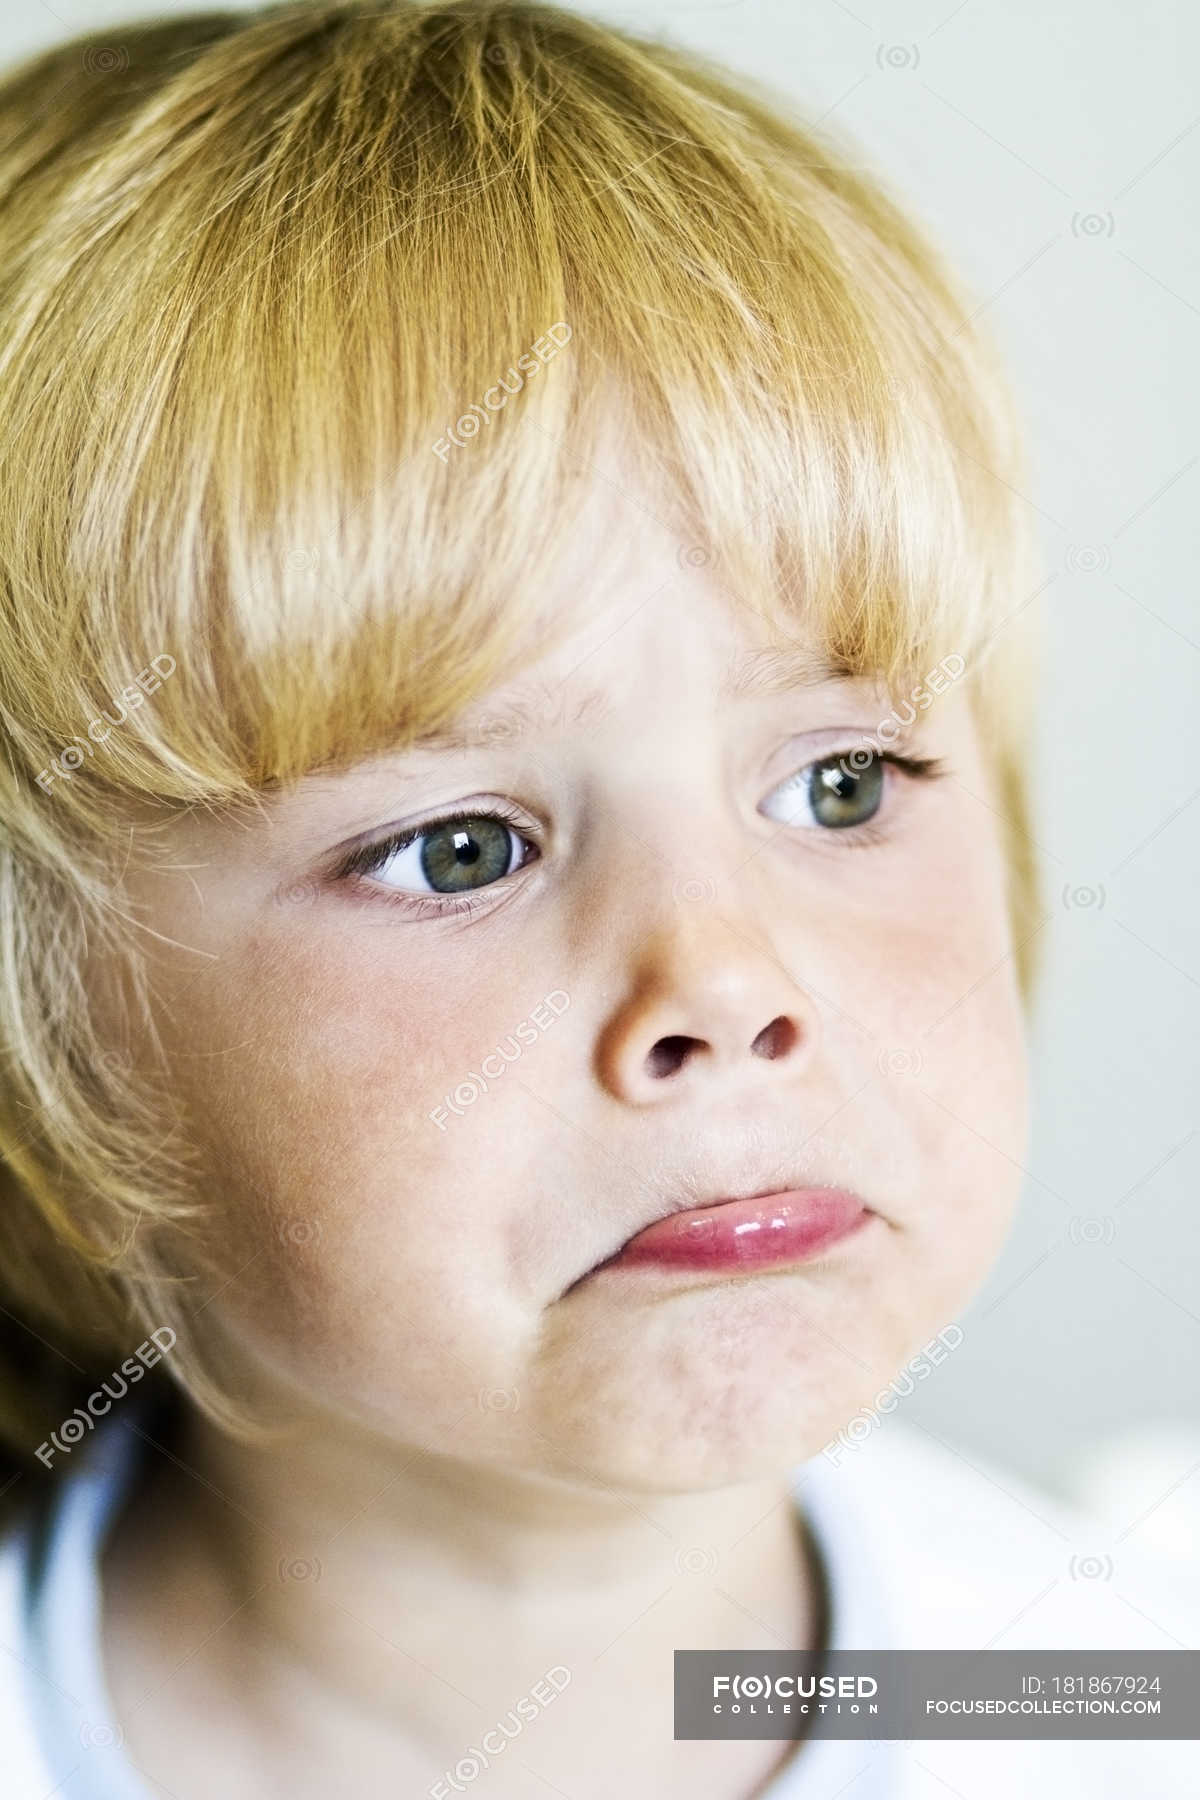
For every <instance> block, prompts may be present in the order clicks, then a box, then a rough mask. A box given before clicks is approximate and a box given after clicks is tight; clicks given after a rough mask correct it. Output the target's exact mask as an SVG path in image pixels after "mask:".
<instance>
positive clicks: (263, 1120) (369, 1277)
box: [178, 931, 534, 1308]
mask: <svg viewBox="0 0 1200 1800" xmlns="http://www.w3.org/2000/svg"><path fill="white" fill-rule="evenodd" d="M416 960H417V958H416V957H415V956H414V954H413V953H412V951H411V950H410V951H409V952H407V953H406V955H405V958H404V966H403V968H401V967H400V966H399V964H400V957H399V946H394V945H393V944H391V943H389V942H388V940H387V935H386V934H384V935H382V936H381V937H380V938H379V939H378V940H376V939H375V937H374V934H373V933H372V932H370V931H368V932H365V933H363V934H361V936H360V937H358V938H356V936H355V934H354V933H352V932H351V933H347V934H346V935H345V936H343V937H342V938H341V940H340V941H339V940H337V939H333V938H323V939H321V940H319V941H308V942H301V941H296V942H293V943H290V944H288V945H286V946H280V945H279V944H278V943H273V944H271V945H270V946H269V953H265V954H264V953H262V950H261V947H260V948H259V951H258V952H257V953H255V954H250V953H246V954H244V955H242V956H241V957H239V958H238V959H236V960H234V959H222V960H221V961H220V962H219V963H218V964H216V965H214V966H213V967H212V969H211V970H210V971H209V972H208V973H207V974H206V976H205V977H204V978H203V980H201V981H197V982H194V983H193V984H192V991H191V995H190V999H189V1004H188V1006H187V1008H186V1014H187V1030H186V1033H183V1034H181V1042H180V1045H179V1046H178V1048H183V1040H184V1039H185V1040H186V1046H187V1054H185V1056H184V1058H183V1062H182V1065H181V1066H182V1068H183V1069H184V1070H186V1074H185V1075H184V1077H183V1079H184V1081H185V1082H186V1085H187V1086H188V1089H189V1091H190V1094H191V1099H192V1109H191V1110H192V1114H193V1119H194V1121H195V1125H194V1129H195V1130H196V1133H197V1135H198V1136H199V1137H200V1140H201V1142H202V1144H203V1145H204V1147H205V1149H206V1152H207V1160H208V1162H209V1164H210V1166H211V1168H212V1169H213V1170H216V1171H220V1176H219V1180H220V1191H221V1192H222V1193H223V1194H224V1195H225V1196H227V1199H228V1203H229V1214H230V1225H231V1240H230V1241H231V1245H232V1243H233V1241H234V1239H235V1238H236V1241H237V1247H238V1254H239V1255H241V1256H242V1257H243V1260H244V1257H245V1255H247V1254H249V1253H250V1252H251V1251H252V1250H254V1249H260V1250H262V1248H263V1246H265V1251H263V1268H264V1273H265V1274H267V1275H268V1278H269V1280H281V1281H282V1282H284V1284H285V1285H286V1286H287V1288H288V1289H289V1290H290V1291H291V1294H292V1296H293V1299H303V1301H304V1302H305V1304H312V1305H315V1306H323V1305H326V1304H330V1305H333V1306H334V1307H335V1308H336V1306H337V1304H338V1301H337V1300H336V1298H335V1294H334V1292H331V1291H330V1290H335V1291H343V1292H345V1293H353V1292H354V1291H356V1290H359V1289H364V1288H367V1287H369V1286H370V1285H371V1284H372V1282H373V1281H374V1280H375V1279H376V1277H377V1276H378V1277H379V1278H380V1279H382V1281H383V1286H384V1288H385V1290H387V1291H393V1290H394V1289H395V1285H396V1283H397V1282H398V1281H402V1282H403V1283H404V1284H405V1285H409V1284H411V1283H412V1282H413V1281H417V1282H418V1283H420V1284H422V1287H423V1288H425V1287H428V1286H429V1285H430V1284H432V1287H433V1288H434V1290H436V1291H437V1292H438V1293H440V1294H441V1296H442V1298H443V1301H445V1300H453V1299H455V1298H461V1297H462V1293H463V1283H464V1282H467V1283H469V1281H470V1280H471V1279H473V1278H474V1277H473V1275H472V1271H473V1270H474V1271H478V1272H479V1279H480V1280H481V1281H482V1280H483V1279H484V1276H485V1275H487V1276H488V1278H490V1279H491V1280H492V1281H493V1282H494V1281H495V1279H496V1271H497V1268H498V1267H500V1266H501V1265H506V1264H507V1263H508V1262H509V1261H510V1260H511V1258H512V1254H513V1252H512V1250H511V1248H506V1245H505V1235H504V1234H505V1232H506V1231H508V1230H510V1229H512V1228H513V1219H512V1218H511V1217H510V1216H509V1215H510V1213H511V1208H509V1207H508V1204H507V1201H506V1198H505V1194H506V1190H507V1189H509V1188H511V1187H512V1185H513V1184H514V1176H513V1173H512V1171H513V1170H516V1171H518V1172H519V1171H520V1169H521V1166H522V1164H523V1162H524V1160H525V1158H526V1157H527V1156H528V1155H529V1147H530V1144H531V1121H530V1118H529V1116H528V1114H529V1108H530V1107H531V1106H532V1105H533V1104H534V1103H533V1102H531V1101H530V1100H529V1097H528V1095H526V1094H525V1093H524V1092H523V1090H522V1089H521V1088H519V1087H517V1086H516V1085H515V1084H514V1083H511V1082H510V1083H509V1086H508V1088H507V1089H506V1088H505V1084H504V1081H503V1079H502V1078H501V1079H499V1080H497V1081H495V1082H494V1083H492V1084H491V1085H490V1086H489V1088H488V1090H487V1092H485V1093H483V1092H481V1093H476V1094H475V1096H474V1098H473V1099H472V1098H468V1097H466V1095H465V1094H464V1093H462V1092H460V1093H459V1096H458V1104H459V1111H458V1112H457V1113H455V1112H454V1111H453V1110H452V1109H450V1108H448V1107H447V1104H446V1102H447V1096H448V1095H449V1096H450V1097H451V1098H452V1099H453V1097H454V1094H455V1090H456V1089H458V1088H459V1086H460V1084H465V1083H468V1082H469V1081H470V1078H471V1075H472V1072H474V1073H475V1074H478V1073H479V1071H480V1065H481V1062H482V1061H483V1059H484V1058H486V1056H487V1054H488V1052H489V1050H491V1049H493V1048H494V1046H495V1044H496V1043H497V1042H498V1041H499V1040H502V1039H503V1038H504V1036H505V1033H506V1032H507V1031H509V1030H511V1028H512V1026H513V1025H514V1023H515V1022H516V1018H517V1017H519V1016H520V1011H519V1008H518V1007H517V1006H516V1003H515V1001H514V999H513V994H514V992H515V991H517V989H518V987H519V980H518V977H517V972H516V971H514V969H513V968H512V966H511V959H510V960H509V963H508V965H507V966H506V968H505V969H503V970H499V971H497V970H491V969H489V970H488V971H487V976H488V979H487V981H485V982H484V981H481V980H480V979H478V978H476V977H474V976H473V975H472V973H471V971H470V970H469V969H468V970H467V971H466V972H465V974H464V976H463V977H462V981H461V982H460V978H459V977H458V975H456V976H455V979H454V981H453V982H452V983H449V982H448V981H447V979H446V978H445V975H444V973H443V971H442V969H441V968H437V967H435V968H431V967H429V966H428V964H427V966H426V968H425V969H424V970H422V971H419V972H418V973H416V974H414V971H413V967H412V965H413V963H414V962H415V961H416ZM506 1171H508V1173H507V1174H506ZM448 1224H449V1225H452V1226H453V1233H452V1234H448V1232H447V1229H446V1227H447V1225H448ZM450 1235H455V1236H457V1238H458V1239H459V1240H461V1242H460V1245H459V1249H458V1250H457V1251H456V1250H453V1249H452V1247H451V1246H450ZM463 1242H466V1243H469V1244H470V1245H471V1246H472V1247H473V1255H472V1258H471V1259H470V1261H469V1263H468V1264H467V1265H466V1266H464V1262H463V1258H462V1255H461V1243H463ZM381 1272H382V1274H381ZM456 1283H457V1284H458V1286H457V1293H456V1291H455V1284H456ZM322 1296H324V1298H322Z"/></svg>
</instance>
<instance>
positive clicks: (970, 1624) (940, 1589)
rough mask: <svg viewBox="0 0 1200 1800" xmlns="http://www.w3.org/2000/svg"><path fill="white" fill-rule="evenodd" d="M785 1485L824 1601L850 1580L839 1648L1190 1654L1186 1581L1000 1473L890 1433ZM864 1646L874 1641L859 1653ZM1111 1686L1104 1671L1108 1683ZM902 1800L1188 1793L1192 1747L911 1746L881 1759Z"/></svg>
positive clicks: (1192, 1578)
mask: <svg viewBox="0 0 1200 1800" xmlns="http://www.w3.org/2000/svg"><path fill="white" fill-rule="evenodd" d="M829 1448H830V1451H831V1454H830V1455H829V1456H828V1457H827V1456H825V1455H824V1454H822V1455H820V1456H817V1457H815V1458H813V1459H812V1460H811V1461H810V1462H808V1463H805V1464H803V1465H802V1466H801V1468H800V1469H799V1470H798V1471H797V1478H796V1493H797V1496H798V1498H799V1499H800V1502H801V1505H802V1507H803V1508H804V1510H805V1512H806V1514H807V1515H808V1517H809V1519H810V1522H811V1525H812V1528H813V1531H814V1534H815V1536H816V1538H817V1540H818V1542H819V1543H820V1544H821V1545H822V1547H823V1548H824V1549H825V1551H826V1555H827V1561H828V1565H829V1569H830V1583H831V1590H832V1593H831V1598H832V1603H833V1608H834V1611H835V1613H836V1610H837V1607H838V1594H839V1589H840V1588H841V1587H842V1586H843V1585H850V1586H853V1584H854V1583H855V1581H857V1580H861V1579H863V1578H864V1577H863V1576H862V1575H861V1573H860V1572H859V1571H862V1570H865V1571H866V1574H865V1579H866V1580H867V1581H868V1582H869V1583H870V1584H871V1586H872V1588H873V1590H874V1594H875V1603H874V1605H873V1606H864V1605H863V1604H862V1603H861V1602H860V1603H858V1604H857V1605H856V1606H855V1609H854V1616H855V1618H856V1620H858V1621H859V1625H858V1627H857V1630H858V1632H859V1639H860V1641H857V1642H855V1643H853V1644H848V1645H847V1646H846V1647H847V1648H861V1649H865V1650H869V1649H880V1648H888V1647H891V1648H896V1649H913V1650H922V1649H928V1650H936V1649H964V1650H966V1649H980V1650H982V1649H998V1650H1047V1651H1054V1652H1056V1653H1057V1652H1062V1653H1063V1654H1064V1656H1065V1657H1068V1658H1069V1654H1070V1652H1071V1651H1073V1650H1089V1651H1095V1650H1104V1651H1114V1652H1120V1651H1122V1650H1179V1649H1189V1650H1190V1649H1195V1648H1196V1647H1197V1645H1200V1572H1198V1571H1197V1567H1196V1563H1195V1561H1194V1559H1192V1560H1189V1561H1184V1560H1182V1559H1174V1558H1167V1557H1164V1556H1162V1555H1160V1554H1156V1553H1154V1552H1152V1551H1149V1550H1146V1549H1143V1548H1142V1547H1141V1546H1139V1544H1138V1542H1137V1538H1138V1525H1139V1522H1140V1521H1139V1520H1138V1519H1137V1518H1134V1519H1129V1520H1120V1521H1117V1522H1113V1521H1110V1520H1107V1519H1100V1518H1098V1517H1094V1516H1092V1515H1090V1514H1089V1513H1087V1512H1085V1511H1082V1510H1080V1509H1079V1508H1077V1507H1074V1506H1072V1505H1068V1504H1066V1503H1064V1502H1063V1501H1061V1500H1059V1499H1057V1498H1056V1497H1054V1496H1052V1495H1050V1494H1048V1493H1046V1492H1044V1491H1043V1490H1041V1489H1040V1488H1038V1487H1036V1486H1035V1485H1033V1484H1031V1483H1030V1482H1028V1481H1027V1480H1025V1479H1024V1478H1023V1477H1022V1476H1019V1475H1017V1474H1015V1473H1014V1472H1012V1471H1011V1470H1009V1469H1007V1468H1004V1467H1003V1466H1001V1465H998V1464H996V1463H994V1462H993V1461H991V1460H990V1459H989V1458H986V1457H983V1456H980V1455H978V1454H977V1453H976V1452H975V1451H973V1450H970V1449H965V1448H962V1447H960V1446H958V1445H956V1444H950V1443H948V1442H945V1441H944V1440H942V1439H940V1438H938V1437H935V1436H934V1435H933V1434H932V1433H929V1432H927V1431H925V1430H924V1429H922V1428H920V1427H917V1426H914V1425H910V1424H908V1423H906V1422H899V1421H894V1420H890V1421H887V1422H886V1423H885V1424H884V1425H883V1426H881V1427H879V1428H878V1429H877V1430H876V1431H875V1432H874V1433H873V1434H872V1435H871V1437H870V1438H869V1439H866V1440H864V1441H863V1442H861V1443H860V1444H858V1445H857V1446H853V1447H849V1448H846V1447H844V1446H843V1445H842V1444H841V1443H840V1442H839V1443H836V1444H835V1445H832V1446H830V1447H829ZM868 1636H869V1637H871V1638H872V1639H873V1641H868ZM1114 1672H1119V1670H1117V1669H1116V1668H1114ZM896 1750H897V1753H898V1756H899V1762H900V1765H901V1766H902V1767H903V1769H904V1770H905V1771H906V1776H907V1785H905V1786H904V1787H903V1789H902V1791H903V1794H904V1800H910V1796H913V1797H916V1796H921V1797H922V1800H924V1796H925V1795H926V1794H928V1795H929V1796H930V1800H933V1796H934V1795H937V1796H939V1797H940V1800H944V1796H945V1794H946V1793H947V1792H948V1791H951V1792H952V1791H959V1792H962V1793H964V1794H968V1793H969V1794H970V1795H971V1796H972V1800H993V1796H995V1797H996V1800H999V1797H1000V1796H1005V1797H1006V1800H1007V1796H1009V1795H1011V1794H1013V1793H1018V1792H1019V1793H1022V1794H1023V1795H1028V1796H1030V1797H1031V1800H1032V1797H1035V1796H1039V1795H1045V1796H1047V1797H1049V1796H1050V1795H1053V1796H1054V1797H1055V1800H1068V1797H1069V1800H1076V1797H1077V1796H1078V1800H1085V1797H1086V1800H1126V1796H1127V1794H1129V1793H1133V1792H1153V1793H1154V1794H1155V1795H1156V1796H1161V1797H1162V1800H1185V1797H1190V1796H1192V1795H1193V1794H1194V1793H1195V1791H1196V1788H1195V1762H1196V1751H1197V1746H1196V1744H1195V1743H1194V1742H1186V1741H1182V1742H1181V1741H1178V1740H1161V1741H1153V1740H1145V1741H1137V1740H1131V1739H1122V1740H1113V1739H1109V1740H1107V1741H1095V1740H1092V1741H1089V1740H1060V1741H1056V1742H1048V1741H1034V1740H1029V1739H1026V1740H1019V1741H1018V1740H1013V1741H1009V1742H1003V1741H998V1740H995V1739H992V1740H975V1741H968V1740H942V1741H934V1740H920V1741H918V1742H914V1743H910V1744H905V1745H900V1746H896Z"/></svg>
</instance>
